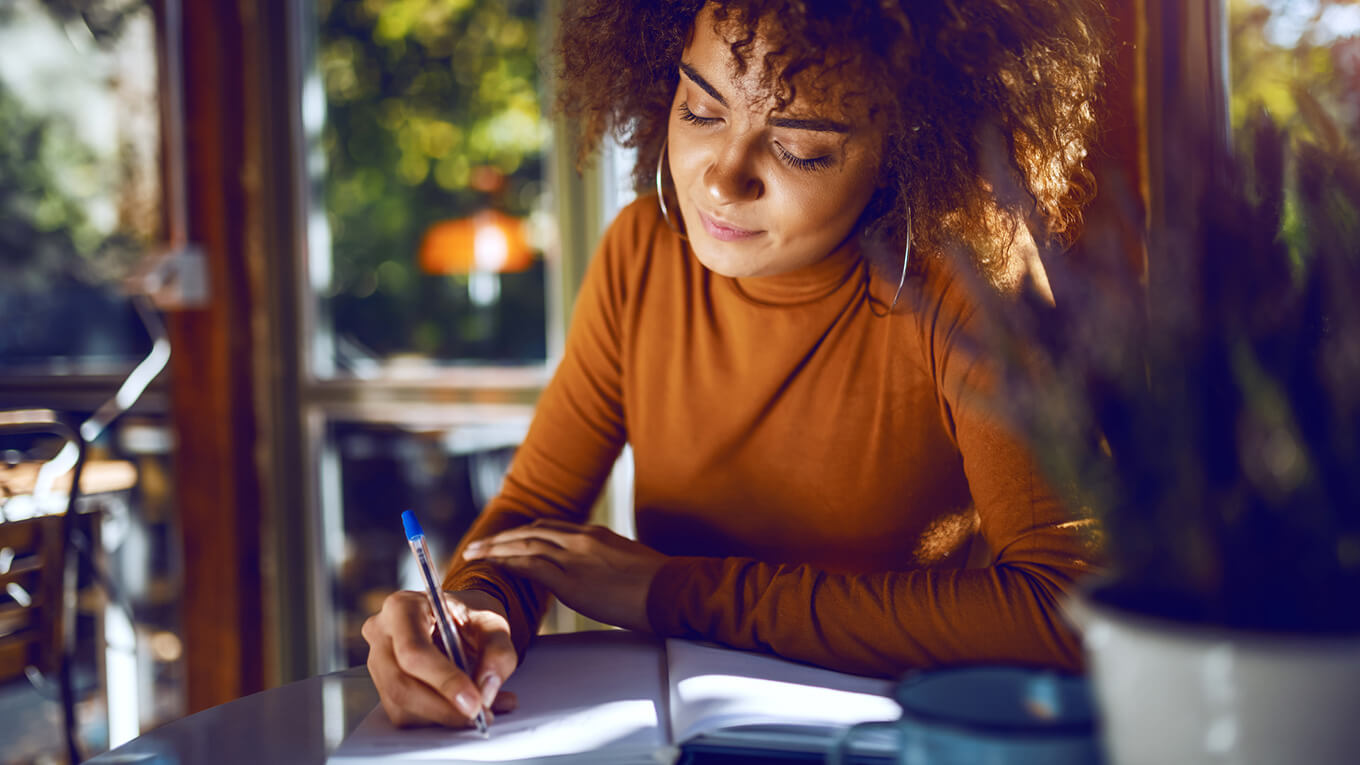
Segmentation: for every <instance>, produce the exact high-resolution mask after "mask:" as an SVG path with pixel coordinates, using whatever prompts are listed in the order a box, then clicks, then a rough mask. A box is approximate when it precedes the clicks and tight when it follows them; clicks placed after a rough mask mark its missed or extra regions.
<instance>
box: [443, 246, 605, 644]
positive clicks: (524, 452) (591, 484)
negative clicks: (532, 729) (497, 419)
mask: <svg viewBox="0 0 1360 765" xmlns="http://www.w3.org/2000/svg"><path fill="white" fill-rule="evenodd" d="M628 236H629V231H628V230H627V226H626V225H625V224H624V223H620V224H619V225H617V226H615V227H614V228H613V229H611V231H610V232H609V233H608V234H607V235H606V238H605V240H604V242H603V243H602V245H601V247H600V251H599V252H598V253H597V255H596V257H595V258H594V259H593V260H592V261H591V264H590V266H589V268H588V269H587V273H586V276H585V279H584V282H583V284H582V287H581V292H580V294H579V296H578V298H577V302H576V306H575V309H574V311H573V316H572V322H571V327H570V329H569V331H568V335H567V342H566V348H565V352H564V355H563V358H562V361H561V363H560V365H559V366H558V368H557V370H556V372H555V373H554V374H553V378H552V380H551V382H550V383H549V384H548V386H547V387H546V388H545V389H544V391H543V394H542V396H541V397H540V399H539V402H538V405H537V407H536V409H535V411H534V418H533V421H532V423H531V424H530V426H529V432H528V434H527V436H526V437H525V439H524V442H523V443H522V444H521V445H520V446H519V448H518V449H517V450H516V452H515V457H514V459H513V461H512V462H511V465H510V469H509V471H508V472H507V474H506V477H505V482H504V485H503V487H502V489H501V492H500V494H498V495H497V496H496V497H495V498H494V499H492V500H491V502H489V503H488V504H487V507H486V508H485V509H484V510H483V512H482V514H481V515H480V517H479V518H478V519H477V521H476V522H475V523H474V524H473V526H472V528H471V529H470V530H469V531H468V533H467V534H466V535H465V536H464V538H463V541H462V543H461V544H460V545H459V547H458V549H457V551H456V552H455V554H454V558H453V563H452V564H451V566H450V568H449V570H448V572H447V573H446V575H445V577H444V582H443V587H444V589H445V590H463V589H476V590H482V591H485V592H488V593H490V594H491V595H493V596H494V597H496V598H498V599H499V600H500V601H501V603H502V604H503V605H504V606H505V608H506V612H507V614H508V616H509V619H510V628H511V635H512V637H513V638H514V641H515V645H516V648H517V649H518V650H519V652H520V654H521V655H523V653H524V650H525V649H526V648H527V646H528V644H529V642H530V640H532V638H533V636H534V634H535V633H536V632H537V627H538V624H539V622H540V621H541V620H542V617H543V612H544V609H545V607H546V592H545V591H544V589H543V588H542V587H539V586H537V585H534V584H533V583H531V582H529V581H527V580H525V579H522V578H519V577H515V576H512V575H509V574H507V573H505V572H504V571H502V570H500V569H498V568H497V567H496V566H495V565H493V564H491V563H488V562H483V561H473V562H468V561H464V560H463V559H462V551H463V548H464V547H465V546H466V545H467V543H468V542H470V541H473V540H476V539H482V538H485V537H488V536H491V535H492V534H495V533H497V532H500V531H504V530H506V529H509V528H513V527H515V526H520V525H523V524H526V523H530V522H532V521H534V520H537V519H558V520H566V521H571V522H574V523H583V522H585V521H586V519H587V517H588V515H589V511H590V507H591V505H592V504H593V503H594V501H595V498H596V496H597V495H598V494H599V491H600V487H601V486H602V485H603V483H604V481H605V479H606V477H607V476H608V474H609V471H610V469H611V468H612V467H613V464H614V461H615V459H616V458H617V456H618V453H619V450H620V448H621V447H622V444H623V442H624V439H625V435H624V424H623V403H622V398H621V393H620V376H621V369H620V362H619V345H620V324H619V317H618V314H619V310H620V306H621V305H622V304H623V302H624V294H623V292H624V289H625V286H624V283H623V281H622V279H621V273H620V271H621V268H622V263H621V259H622V258H623V257H624V255H625V254H626V252H627V251H628V250H629V249H631V248H630V247H629V245H628V243H627V241H626V240H627V237H628Z"/></svg>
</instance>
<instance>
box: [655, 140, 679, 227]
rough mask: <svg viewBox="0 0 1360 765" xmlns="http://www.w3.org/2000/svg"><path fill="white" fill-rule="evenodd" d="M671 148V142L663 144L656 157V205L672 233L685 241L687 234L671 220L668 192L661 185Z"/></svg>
mask: <svg viewBox="0 0 1360 765" xmlns="http://www.w3.org/2000/svg"><path fill="white" fill-rule="evenodd" d="M669 146H670V141H666V142H665V143H663V144H661V153H660V154H658V155H657V157H656V204H657V206H658V207H660V208H661V219H662V220H664V221H666V225H667V226H669V227H670V229H671V231H674V232H675V233H677V234H679V235H680V238H681V239H684V238H685V232H684V231H682V230H681V229H680V227H678V226H676V225H675V221H673V220H671V211H670V210H669V209H668V208H667V207H666V191H665V189H664V188H662V185H661V169H662V167H664V166H665V164H666V150H667V148H668V147H669Z"/></svg>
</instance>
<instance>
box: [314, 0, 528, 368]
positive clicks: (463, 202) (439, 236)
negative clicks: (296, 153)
mask: <svg viewBox="0 0 1360 765" xmlns="http://www.w3.org/2000/svg"><path fill="white" fill-rule="evenodd" d="M317 9H318V19H317V22H318V25H319V27H318V30H319V31H318V35H317V40H316V67H317V72H318V75H319V77H320V81H321V88H322V89H324V103H325V109H324V111H325V118H324V127H323V128H321V129H320V130H315V131H314V130H313V127H312V126H311V125H309V126H308V129H309V136H310V140H312V141H313V144H314V145H313V146H312V147H310V152H309V153H310V155H311V156H313V157H324V166H325V167H324V173H323V175H322V177H321V178H320V184H319V189H317V190H316V194H317V199H316V200H314V201H315V203H317V204H321V205H324V222H323V220H322V219H321V216H315V217H316V218H317V220H314V222H313V223H312V224H311V226H310V232H311V239H310V243H309V244H310V249H311V255H310V257H311V259H312V262H311V263H310V266H309V272H310V275H311V279H312V286H313V288H314V289H315V290H316V292H317V298H318V303H319V306H318V311H317V315H318V317H319V321H318V338H317V339H316V342H318V343H320V344H321V347H320V348H319V350H318V352H317V353H316V354H314V358H315V359H316V364H317V367H318V369H317V371H318V373H319V374H320V375H321V376H323V377H324V376H329V375H332V374H339V375H347V374H348V375H358V376H366V375H367V374H368V373H370V372H376V371H377V370H379V369H381V368H382V367H383V366H385V365H390V364H393V363H400V364H401V365H402V366H403V367H407V368H409V367H416V368H426V367H430V368H433V367H437V366H439V365H444V364H470V363H473V364H486V363H493V364H525V363H528V364H538V363H542V362H543V361H544V360H545V358H546V356H547V314H546V310H545V297H546V293H547V290H546V282H547V278H546V269H547V264H546V261H545V258H544V250H545V248H547V244H546V242H547V238H548V237H549V236H550V235H551V232H552V231H553V230H554V227H553V225H552V221H551V220H549V219H548V218H547V216H546V213H545V212H544V205H543V196H544V174H545V157H544V151H545V148H546V146H547V138H548V126H547V121H546V120H545V118H544V116H543V114H542V109H541V106H540V99H539V66H538V53H539V39H540V32H539V22H538V18H539V13H540V8H539V3H538V2H532V1H529V0H519V1H509V2H508V1H507V0H463V1H461V2H446V1H445V0H400V2H397V1H395V0H391V1H388V2H384V1H382V0H318V3H317ZM311 90H314V88H312V87H311V86H309V87H305V88H304V91H305V92H308V91H311ZM306 107H307V104H305V103H304V122H309V121H310V120H313V119H315V118H316V115H314V114H311V113H310V112H308V111H307V108H306ZM318 147H319V149H320V151H319V152H318V151H317V149H318ZM547 249H550V248H547Z"/></svg>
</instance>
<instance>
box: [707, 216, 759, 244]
mask: <svg viewBox="0 0 1360 765" xmlns="http://www.w3.org/2000/svg"><path fill="white" fill-rule="evenodd" d="M699 220H701V221H702V222H703V224H704V230H705V231H707V232H708V235H709V236H711V237H713V238H714V239H717V240H718V241H720V242H736V241H740V240H742V239H750V238H751V237H753V236H755V235H756V234H760V233H762V232H760V231H755V230H752V229H747V228H742V227H740V226H734V225H732V224H731V223H728V222H727V221H725V220H722V219H721V218H715V217H713V216H712V215H709V214H708V213H706V212H704V211H703V210H700V211H699Z"/></svg>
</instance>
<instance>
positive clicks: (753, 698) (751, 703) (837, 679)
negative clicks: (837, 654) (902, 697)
mask: <svg viewBox="0 0 1360 765" xmlns="http://www.w3.org/2000/svg"><path fill="white" fill-rule="evenodd" d="M666 661H667V667H668V670H667V671H668V675H669V678H670V706H671V726H672V730H673V731H674V735H675V739H676V741H677V742H682V741H686V740H688V739H690V738H692V737H694V736H697V735H699V734H702V733H711V732H713V731H715V730H718V729H720V728H728V727H732V726H737V725H814V726H817V725H822V726H835V727H840V726H846V725H853V724H855V723H858V722H865V721H868V720H895V719H897V718H898V717H900V716H901V708H900V707H898V705H897V702H895V701H893V700H892V699H891V698H889V695H890V694H891V693H892V688H893V682H892V681H891V680H880V679H876V678H868V677H859V676H857V675H846V674H842V673H840V672H833V671H831V670H827V669H818V668H816V667H809V666H807V665H804V664H796V663H794V662H789V661H784V660H783V659H777V658H775V657H773V656H766V655H763V654H756V653H747V652H742V651H732V650H730V649H726V648H717V647H714V646H711V645H706V644H703V643H694V642H690V641H686V640H667V641H666Z"/></svg>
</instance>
